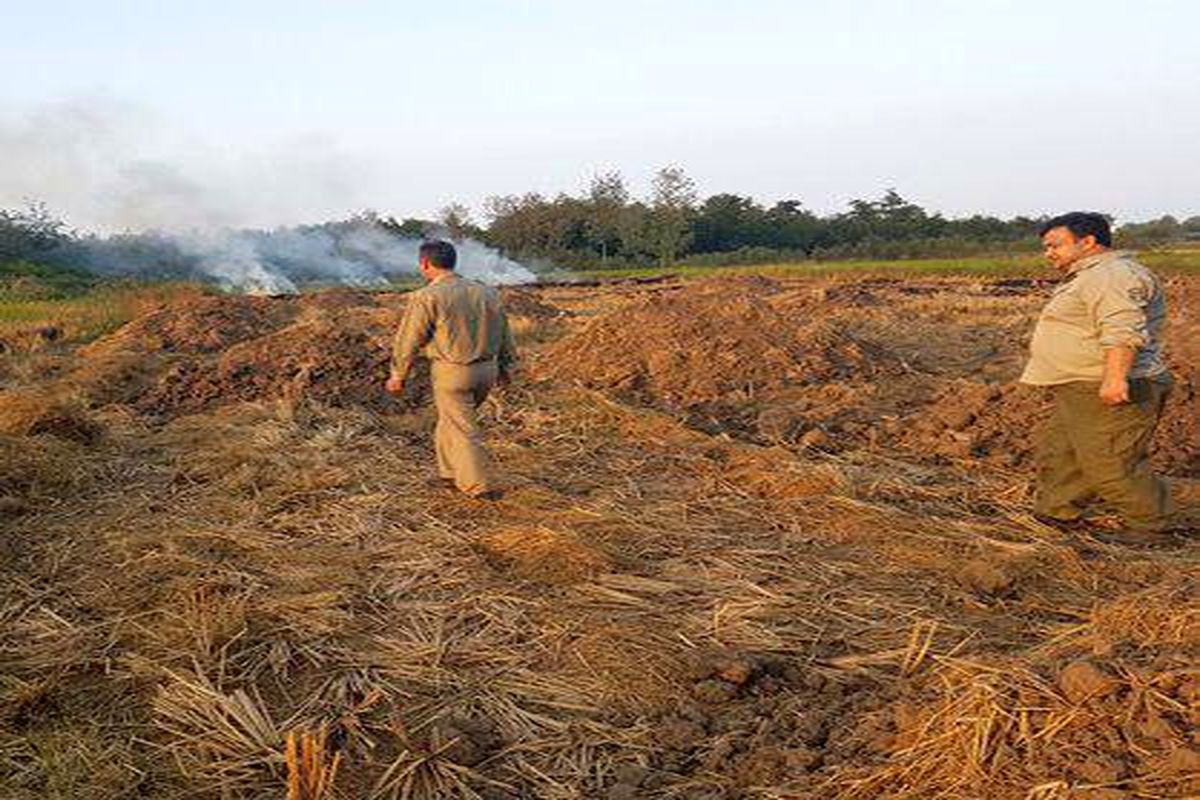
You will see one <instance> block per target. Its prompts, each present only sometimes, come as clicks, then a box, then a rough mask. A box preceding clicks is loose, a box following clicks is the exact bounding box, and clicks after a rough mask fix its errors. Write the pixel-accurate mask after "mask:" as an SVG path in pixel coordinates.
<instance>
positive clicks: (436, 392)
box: [387, 241, 516, 500]
mask: <svg viewBox="0 0 1200 800" xmlns="http://www.w3.org/2000/svg"><path fill="white" fill-rule="evenodd" d="M418 259H419V268H420V271H421V277H423V278H424V279H425V281H426V285H425V286H424V287H422V288H421V289H418V290H417V291H415V292H413V293H412V296H411V298H410V299H409V303H408V308H407V309H406V310H405V313H404V320H403V322H401V324H400V328H399V330H398V331H397V332H396V338H395V342H394V343H393V348H392V372H391V377H389V378H388V381H387V390H388V391H389V392H391V393H392V394H394V395H400V394H402V393H403V392H404V382H405V380H406V379H407V377H408V373H409V370H410V369H411V368H412V363H413V360H414V359H415V358H416V357H417V355H418V353H422V352H423V353H424V355H425V356H426V357H427V358H428V359H429V360H430V362H432V363H431V366H430V374H431V377H432V380H433V402H434V405H435V406H436V408H437V429H436V432H435V442H436V447H437V467H438V474H439V475H440V479H439V483H441V484H444V485H446V486H455V487H457V488H458V490H459V491H461V492H464V493H466V494H468V495H470V496H472V497H478V498H483V499H487V500H494V499H497V498H499V497H500V494H501V493H500V491H499V489H498V488H497V487H496V486H495V484H494V478H493V475H492V474H491V468H490V463H489V459H488V454H487V451H486V450H485V449H484V447H483V434H482V432H481V431H480V429H479V423H478V420H477V418H476V409H477V408H478V407H479V405H480V404H481V403H483V401H484V400H485V399H487V396H488V392H490V391H491V390H492V387H493V386H495V385H496V384H497V383H499V384H501V385H503V384H505V383H507V382H508V381H509V380H510V379H511V376H512V372H513V369H514V367H515V366H516V352H515V350H514V349H513V342H512V333H511V332H510V331H509V327H508V319H507V318H506V317H505V315H504V309H503V308H502V307H501V305H500V296H499V294H498V293H497V292H496V290H495V289H493V288H491V287H488V286H484V285H482V284H480V283H476V282H475V281H470V280H467V279H465V278H461V277H459V275H458V274H457V273H455V271H454V267H455V264H456V262H457V259H458V256H457V254H456V252H455V250H454V246H453V245H452V244H450V243H449V242H443V241H430V242H425V243H424V244H422V245H421V249H420V253H419V257H418Z"/></svg>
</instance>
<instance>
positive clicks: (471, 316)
mask: <svg viewBox="0 0 1200 800" xmlns="http://www.w3.org/2000/svg"><path fill="white" fill-rule="evenodd" d="M421 352H423V353H424V355H425V357H426V358H428V359H429V360H431V361H443V362H448V363H450V364H475V363H477V362H481V361H493V360H494V361H496V362H497V366H498V367H499V369H500V372H501V373H508V372H510V371H511V370H512V368H513V365H514V364H515V363H516V360H517V354H516V350H515V349H514V348H513V340H512V332H511V331H510V330H509V328H508V318H507V317H506V316H505V314H504V309H503V308H502V307H501V305H500V295H499V293H497V292H496V290H495V289H493V288H491V287H490V286H484V285H483V284H481V283H476V282H475V281H470V280H467V279H465V278H460V277H459V276H458V275H455V274H453V273H451V274H449V275H446V276H444V277H439V278H438V279H437V280H435V281H433V282H432V283H430V284H429V285H427V286H424V287H422V288H421V289H418V290H417V291H415V292H413V293H412V296H411V297H410V298H409V301H408V308H407V309H405V312H404V320H403V321H402V322H401V323H400V328H399V330H397V331H396V338H395V340H394V342H393V344H392V374H393V375H398V376H401V377H404V376H407V375H408V371H409V369H410V368H411V367H412V362H413V359H415V358H416V357H417V354H418V353H421Z"/></svg>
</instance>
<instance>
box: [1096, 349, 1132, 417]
mask: <svg viewBox="0 0 1200 800" xmlns="http://www.w3.org/2000/svg"><path fill="white" fill-rule="evenodd" d="M1136 353H1137V351H1136V350H1134V349H1133V348H1132V347H1110V348H1108V349H1107V350H1105V351H1104V377H1103V378H1102V379H1101V381H1100V401H1101V402H1103V403H1104V404H1105V405H1106V406H1116V405H1120V404H1121V403H1128V402H1129V370H1130V369H1132V368H1133V359H1134V356H1135V355H1136Z"/></svg>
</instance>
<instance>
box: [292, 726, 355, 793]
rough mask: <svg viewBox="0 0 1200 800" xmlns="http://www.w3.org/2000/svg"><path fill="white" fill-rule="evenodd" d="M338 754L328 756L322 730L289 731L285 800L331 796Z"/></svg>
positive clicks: (340, 757)
mask: <svg viewBox="0 0 1200 800" xmlns="http://www.w3.org/2000/svg"><path fill="white" fill-rule="evenodd" d="M341 763H342V754H341V753H334V754H333V756H332V757H330V755H329V741H328V733H327V732H326V731H325V729H323V728H322V729H319V730H317V731H316V732H313V731H303V732H297V731H290V732H289V733H288V737H287V769H288V778H287V787H288V791H287V800H327V798H330V797H332V796H333V783H334V780H335V779H336V778H337V772H338V767H339V766H341Z"/></svg>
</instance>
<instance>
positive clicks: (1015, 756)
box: [831, 657, 1200, 798]
mask: <svg viewBox="0 0 1200 800" xmlns="http://www.w3.org/2000/svg"><path fill="white" fill-rule="evenodd" d="M936 660H937V661H939V662H940V666H939V668H938V669H937V670H936V672H935V673H934V674H933V675H932V676H931V687H930V689H929V690H928V694H929V695H931V696H926V697H925V698H923V699H922V700H921V701H920V702H919V704H918V703H905V704H901V705H899V706H897V707H896V709H895V713H896V715H897V719H896V726H897V729H898V731H897V733H896V735H895V737H894V739H893V740H892V742H891V744H890V758H889V760H888V762H887V763H886V764H885V765H884V766H882V767H881V768H878V769H874V770H863V769H852V770H849V771H848V773H847V774H845V775H843V776H840V777H838V778H836V779H835V780H834V782H833V784H832V785H831V790H834V791H836V792H837V793H838V796H845V797H850V798H860V797H861V798H868V797H869V798H875V797H895V798H918V797H933V796H939V797H941V796H945V797H968V796H986V797H995V798H1029V797H1044V796H1062V797H1067V796H1070V797H1075V796H1077V795H1076V794H1075V793H1077V792H1078V793H1080V794H1079V795H1078V796H1084V797H1091V796H1095V797H1097V798H1108V797H1116V796H1118V795H1120V796H1124V795H1122V794H1121V793H1124V792H1136V793H1137V796H1140V797H1182V796H1187V795H1188V792H1189V791H1195V790H1197V789H1198V788H1200V768H1198V767H1200V760H1198V762H1197V765H1196V766H1192V767H1189V766H1188V762H1187V761H1186V760H1177V761H1172V757H1171V755H1170V754H1172V753H1174V752H1179V751H1188V750H1189V749H1190V748H1191V742H1190V732H1189V730H1188V728H1187V727H1186V725H1182V724H1180V722H1179V721H1177V720H1175V719H1174V718H1175V714H1176V712H1177V711H1178V710H1179V709H1180V700H1179V699H1177V697H1176V696H1174V695H1173V694H1171V690H1170V688H1169V687H1171V686H1174V685H1175V683H1176V682H1175V681H1166V680H1165V679H1166V678H1167V677H1168V676H1167V675H1163V676H1161V677H1158V678H1154V679H1152V680H1151V681H1150V682H1149V683H1140V682H1139V680H1138V679H1137V678H1136V677H1134V676H1131V675H1126V676H1124V677H1122V676H1118V675H1117V674H1114V673H1107V672H1105V671H1103V670H1102V669H1098V668H1096V667H1092V666H1088V667H1087V668H1086V669H1085V670H1084V672H1085V673H1086V674H1087V675H1088V676H1089V677H1088V679H1089V680H1092V681H1095V682H1096V683H1095V688H1094V689H1092V690H1091V691H1090V693H1088V694H1082V693H1081V691H1080V687H1079V685H1078V683H1075V684H1071V683H1068V682H1067V680H1068V679H1067V678H1065V676H1066V674H1067V671H1066V670H1064V671H1063V673H1062V674H1061V675H1060V677H1059V678H1058V682H1057V684H1056V683H1055V682H1054V681H1052V680H1047V679H1046V678H1044V677H1042V676H1041V675H1039V674H1038V673H1036V672H1034V671H1033V670H1031V669H1030V667H1029V666H1028V665H1027V664H1026V663H1022V662H1020V661H1009V662H1008V663H1003V662H999V661H993V662H992V663H990V664H984V663H981V662H971V661H963V660H959V659H953V658H940V657H939V658H937V659H936ZM1163 683H1165V685H1166V686H1167V687H1168V688H1167V689H1166V691H1163V690H1162V689H1161V688H1159V687H1158V684H1163ZM1115 743H1121V745H1120V746H1119V747H1116V748H1114V744H1115ZM1052 789H1053V791H1051V790H1052ZM1090 791H1096V792H1098V794H1095V795H1090V794H1088V792H1090ZM1047 792H1051V793H1050V794H1049V795H1047V794H1046V793H1047ZM1055 792H1057V793H1058V794H1055ZM1181 792H1182V794H1181ZM1114 793H1115V794H1114Z"/></svg>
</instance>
